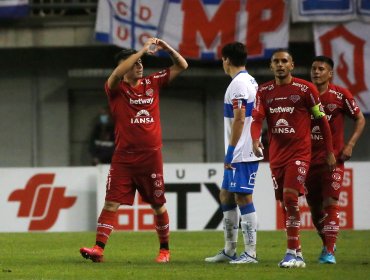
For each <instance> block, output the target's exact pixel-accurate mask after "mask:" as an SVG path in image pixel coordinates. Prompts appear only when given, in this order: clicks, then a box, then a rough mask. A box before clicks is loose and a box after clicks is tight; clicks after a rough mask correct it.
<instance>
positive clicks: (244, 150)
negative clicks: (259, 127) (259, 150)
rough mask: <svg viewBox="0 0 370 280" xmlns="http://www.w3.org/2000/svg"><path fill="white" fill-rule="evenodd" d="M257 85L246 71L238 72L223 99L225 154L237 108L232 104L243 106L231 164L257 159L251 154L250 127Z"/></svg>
mask: <svg viewBox="0 0 370 280" xmlns="http://www.w3.org/2000/svg"><path fill="white" fill-rule="evenodd" d="M257 88H258V84H257V82H256V80H255V79H254V78H253V77H252V76H251V75H249V74H248V72H247V71H241V72H239V73H238V74H237V75H236V76H235V77H234V78H233V80H232V81H231V82H230V84H229V86H228V88H227V90H226V93H225V97H224V127H225V129H224V136H225V152H226V150H227V146H228V145H229V140H230V134H231V126H232V123H233V120H234V112H233V110H234V107H235V106H239V105H238V104H233V102H234V103H235V102H236V103H238V102H240V104H244V106H245V120H244V127H243V131H242V135H241V136H240V139H239V141H238V144H237V145H236V147H235V151H234V160H233V162H249V161H257V160H261V159H262V158H258V157H256V156H255V155H254V153H253V148H252V138H251V135H250V126H251V123H252V109H253V104H254V101H255V97H256V92H257Z"/></svg>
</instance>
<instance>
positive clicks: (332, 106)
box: [326, 104, 337, 112]
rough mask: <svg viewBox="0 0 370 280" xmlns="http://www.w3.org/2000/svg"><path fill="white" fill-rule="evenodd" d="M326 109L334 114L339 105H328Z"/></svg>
mask: <svg viewBox="0 0 370 280" xmlns="http://www.w3.org/2000/svg"><path fill="white" fill-rule="evenodd" d="M326 108H328V110H329V111H330V112H333V111H334V110H335V109H336V108H337V104H328V105H326Z"/></svg>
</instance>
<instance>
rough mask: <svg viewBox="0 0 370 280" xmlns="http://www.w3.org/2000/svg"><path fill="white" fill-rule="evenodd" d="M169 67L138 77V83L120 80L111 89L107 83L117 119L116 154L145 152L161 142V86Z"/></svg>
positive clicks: (107, 90)
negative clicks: (132, 83) (134, 85)
mask: <svg viewBox="0 0 370 280" xmlns="http://www.w3.org/2000/svg"><path fill="white" fill-rule="evenodd" d="M169 77H170V71H169V69H166V70H163V71H160V72H157V73H154V74H152V75H149V76H147V77H143V78H142V79H140V80H139V85H138V86H136V87H132V86H130V85H129V84H128V83H126V82H124V81H121V82H120V84H119V86H118V87H117V88H116V89H114V90H111V89H109V88H108V84H107V83H105V92H106V94H107V96H108V102H109V107H110V110H111V113H112V117H113V121H114V123H115V146H116V149H115V154H117V153H121V152H143V151H149V150H155V149H158V148H160V147H161V146H162V131H161V123H160V118H159V90H160V88H161V87H163V86H164V85H166V84H167V83H168V81H169Z"/></svg>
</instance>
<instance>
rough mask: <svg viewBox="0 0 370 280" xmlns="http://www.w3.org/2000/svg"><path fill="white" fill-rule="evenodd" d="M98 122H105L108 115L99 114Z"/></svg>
mask: <svg viewBox="0 0 370 280" xmlns="http://www.w3.org/2000/svg"><path fill="white" fill-rule="evenodd" d="M100 122H101V123H102V124H107V123H108V115H100Z"/></svg>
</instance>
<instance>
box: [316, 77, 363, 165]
mask: <svg viewBox="0 0 370 280" xmlns="http://www.w3.org/2000/svg"><path fill="white" fill-rule="evenodd" d="M320 100H321V104H322V106H323V107H324V110H325V114H326V116H327V118H328V121H329V125H330V130H331V135H332V137H333V149H334V155H335V157H336V158H337V160H338V159H339V155H340V153H341V151H342V149H343V147H344V116H345V115H347V116H349V117H350V118H353V119H354V118H355V116H356V115H357V114H359V113H360V108H359V107H358V106H357V104H356V101H355V100H354V99H353V96H352V94H351V93H350V92H349V91H348V90H347V89H345V88H342V87H339V86H337V85H333V84H329V87H328V89H327V90H326V91H325V92H324V93H323V94H321V95H320ZM311 139H312V160H311V161H312V164H322V163H325V162H326V149H325V143H324V140H323V137H322V135H321V132H320V128H319V126H318V124H317V122H316V121H315V120H313V121H312V127H311Z"/></svg>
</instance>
